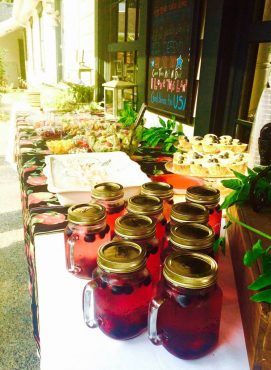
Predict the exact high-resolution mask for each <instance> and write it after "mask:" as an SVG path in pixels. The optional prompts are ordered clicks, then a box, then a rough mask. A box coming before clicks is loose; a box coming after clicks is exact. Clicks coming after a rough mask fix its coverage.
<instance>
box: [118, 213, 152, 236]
mask: <svg viewBox="0 0 271 370" xmlns="http://www.w3.org/2000/svg"><path fill="white" fill-rule="evenodd" d="M155 230H156V226H155V223H154V221H153V220H152V219H151V218H150V217H148V216H143V215H136V214H133V213H129V214H126V215H124V216H120V217H118V218H117V219H116V221H115V233H116V234H117V235H120V236H123V237H127V238H129V239H143V238H149V237H151V236H153V235H154V234H155Z"/></svg>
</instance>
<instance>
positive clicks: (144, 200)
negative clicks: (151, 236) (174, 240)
mask: <svg viewBox="0 0 271 370" xmlns="http://www.w3.org/2000/svg"><path fill="white" fill-rule="evenodd" d="M127 211H128V212H130V213H134V214H137V215H145V216H149V217H150V218H151V219H152V220H153V221H154V222H155V224H156V238H157V239H158V241H159V245H160V248H161V250H163V249H164V247H165V246H166V244H167V237H166V229H167V227H166V226H167V221H166V219H165V216H164V214H163V203H162V201H161V199H159V198H158V197H154V196H151V195H135V196H133V197H131V198H129V199H128V204H127Z"/></svg>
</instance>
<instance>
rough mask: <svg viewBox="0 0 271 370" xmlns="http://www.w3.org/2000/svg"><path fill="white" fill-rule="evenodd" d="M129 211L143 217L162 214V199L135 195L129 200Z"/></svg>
mask: <svg viewBox="0 0 271 370" xmlns="http://www.w3.org/2000/svg"><path fill="white" fill-rule="evenodd" d="M127 210H128V211H129V212H133V213H137V214H141V215H154V214H157V213H160V212H162V210H163V204H162V201H161V199H159V198H158V197H154V196H151V195H135V196H133V197H131V198H129V199H128V205H127Z"/></svg>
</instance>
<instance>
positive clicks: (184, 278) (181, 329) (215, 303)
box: [148, 253, 222, 360]
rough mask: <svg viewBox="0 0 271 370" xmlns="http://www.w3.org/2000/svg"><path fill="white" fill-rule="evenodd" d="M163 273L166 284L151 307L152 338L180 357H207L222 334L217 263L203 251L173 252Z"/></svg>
mask: <svg viewBox="0 0 271 370" xmlns="http://www.w3.org/2000/svg"><path fill="white" fill-rule="evenodd" d="M163 275H164V280H163V286H162V287H161V289H160V291H159V295H158V296H156V297H155V298H154V299H153V300H152V302H151V304H150V308H149V321H148V335H149V339H150V340H151V341H152V343H154V344H156V345H159V344H161V345H163V346H164V347H165V349H166V350H167V351H169V352H170V353H171V354H172V355H174V356H177V357H179V358H181V359H186V360H188V359H196V358H199V357H201V356H204V355H205V354H207V353H208V352H209V351H211V350H212V349H213V348H214V347H215V345H216V344H217V342H218V336H219V328H220V319H221V308H222V291H221V289H220V287H219V286H218V284H217V263H216V262H215V260H214V259H213V258H211V257H210V256H207V255H204V254H200V253H188V254H180V253H173V254H172V255H170V256H168V257H167V258H166V260H165V265H164V268H163Z"/></svg>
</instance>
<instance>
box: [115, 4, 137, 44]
mask: <svg viewBox="0 0 271 370" xmlns="http://www.w3.org/2000/svg"><path fill="white" fill-rule="evenodd" d="M138 22H139V0H124V1H120V2H119V4H118V42H124V41H128V42H129V41H135V40H137V39H138V36H139V35H138Z"/></svg>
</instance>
